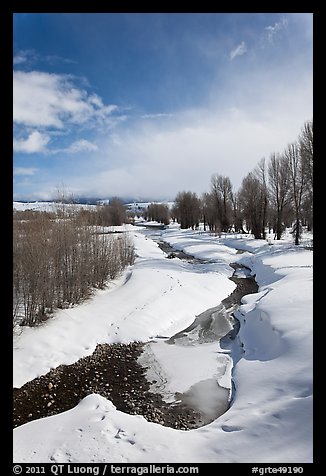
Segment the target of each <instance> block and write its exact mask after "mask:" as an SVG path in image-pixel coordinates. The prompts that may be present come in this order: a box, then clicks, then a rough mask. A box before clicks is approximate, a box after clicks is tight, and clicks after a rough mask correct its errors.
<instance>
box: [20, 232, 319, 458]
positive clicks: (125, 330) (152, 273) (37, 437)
mask: <svg viewBox="0 0 326 476" xmlns="http://www.w3.org/2000/svg"><path fill="white" fill-rule="evenodd" d="M163 237H164V239H166V240H167V241H169V242H170V243H173V244H176V245H177V246H178V247H179V248H183V249H185V250H186V251H187V252H190V253H191V254H193V255H197V257H201V258H205V259H208V260H213V259H217V261H218V263H217V264H211V265H210V264H207V265H200V266H199V268H196V269H197V271H196V269H194V266H191V265H189V264H188V263H182V262H180V261H179V260H166V259H164V258H163V256H162V253H161V251H160V250H159V249H158V248H157V246H156V245H155V244H154V243H153V242H152V241H151V240H150V239H145V238H144V237H143V236H141V235H138V234H135V240H136V246H137V254H138V255H139V259H138V260H137V262H136V264H135V266H134V267H133V268H132V269H131V270H130V271H129V275H125V276H124V280H125V281H124V284H123V285H121V283H120V285H116V287H115V288H114V289H111V290H109V291H104V292H100V293H97V294H96V296H95V297H94V299H92V301H91V302H88V303H85V304H83V305H81V306H78V307H76V308H75V309H71V310H67V311H65V313H64V315H62V314H60V313H58V315H57V316H56V318H55V319H53V320H52V321H51V322H49V323H48V324H47V325H46V326H45V327H44V328H39V329H31V330H27V332H25V331H24V333H23V334H22V335H21V336H19V337H17V338H16V340H15V351H14V369H15V384H16V385H22V383H24V382H25V381H27V380H29V379H31V378H33V376H36V375H39V374H40V373H42V372H45V371H46V370H47V368H48V367H49V366H51V365H52V366H54V365H58V363H59V362H60V363H69V362H71V361H72V360H73V359H77V358H79V357H80V356H82V355H86V353H91V352H92V350H93V348H94V346H95V343H96V342H97V341H101V342H114V341H128V340H129V339H131V338H132V337H133V336H135V335H136V336H137V338H141V339H143V340H145V339H147V338H149V337H150V336H153V335H155V334H156V333H164V335H171V334H172V333H174V332H176V331H178V330H180V329H183V328H184V327H185V326H186V325H188V324H190V323H191V322H192V320H193V318H194V315H195V314H198V313H200V312H202V311H203V310H204V309H207V308H208V307H211V306H212V305H215V304H216V301H217V300H221V299H223V298H224V297H226V295H228V294H229V293H230V292H231V291H232V289H233V283H231V282H230V281H229V280H228V279H227V276H228V275H230V270H229V267H228V263H230V261H235V260H238V261H240V262H242V263H243V264H245V265H246V266H249V267H250V268H251V269H252V272H253V273H254V274H255V275H256V280H257V282H258V284H259V292H258V293H257V294H253V295H248V296H246V297H245V298H244V299H243V304H242V305H241V307H240V309H239V311H238V312H237V314H236V317H237V318H238V319H239V320H240V322H241V327H240V332H239V335H238V339H239V345H240V346H242V351H238V354H237V361H236V365H235V366H234V368H233V379H234V385H235V388H236V395H235V399H234V401H233V404H232V406H231V408H230V409H229V410H228V411H227V412H226V413H225V414H224V415H222V416H221V417H220V418H218V419H217V420H215V421H213V422H212V423H210V424H209V425H206V426H204V427H201V428H198V429H196V430H191V431H182V430H174V429H171V428H166V427H163V426H161V425H158V424H155V423H149V422H147V421H146V420H145V419H144V418H143V417H141V416H132V415H127V414H124V413H122V412H120V411H117V410H116V409H115V407H114V406H113V405H112V403H111V402H110V401H108V400H106V399H104V398H103V397H101V396H99V395H90V396H89V397H87V398H85V399H84V400H82V401H81V402H80V404H79V405H78V406H77V407H75V408H74V409H72V410H69V411H68V412H65V413H63V414H60V415H56V416H52V417H49V418H44V419H43V420H37V421H34V422H31V423H28V424H26V425H23V426H21V427H18V428H16V429H15V430H14V460H15V461H17V462H58V463H59V462H60V463H64V462H129V463H137V462H138V463H139V462H170V463H174V462H175V463H183V462H189V463H192V462H197V463H200V462H212V463H214V462H215V463H219V462H227V463H232V462H235V463H239V462H251V463H297V464H298V463H304V462H312V458H313V457H312V280H313V270H312V252H311V251H306V250H304V249H301V248H298V247H294V246H292V245H290V244H286V243H280V244H275V245H272V246H268V245H267V244H266V242H263V241H259V242H258V243H257V242H256V241H257V240H250V239H249V240H247V241H246V240H245V239H244V238H242V239H241V246H240V247H239V248H241V249H245V248H244V247H246V249H249V250H250V251H251V253H245V254H242V255H236V251H235V246H234V243H231V242H230V238H228V237H225V238H220V239H218V238H216V237H210V236H208V235H205V234H201V233H197V234H196V233H195V232H189V231H182V232H180V231H179V232H178V230H176V229H172V230H167V231H166V232H163ZM205 250H206V251H205ZM205 267H206V268H205ZM228 273H229V274H228ZM128 277H129V279H127V278H128ZM213 301H214V302H213ZM230 348H231V347H230ZM174 350H175V349H174ZM225 350H226V351H227V350H228V349H227V344H225ZM164 358H165V359H166V357H164ZM174 358H175V359H176V360H177V359H178V358H179V357H178V356H175V357H174ZM189 358H190V357H189ZM193 358H194V359H196V358H197V357H196V356H194V357H193ZM42 361H43V362H42ZM44 362H45V363H44ZM167 368H168V371H169V372H170V373H171V374H172V376H173V365H172V364H171V365H169V366H168V367H167ZM174 375H175V376H179V377H180V375H181V373H180V372H179V371H178V370H176V371H175V374H174ZM190 383H191V382H190V381H188V382H185V381H184V382H182V383H181V384H180V385H181V387H182V386H183V387H182V388H185V386H187V385H189V384H190ZM45 435H46V438H45Z"/></svg>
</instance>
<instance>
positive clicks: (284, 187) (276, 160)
mask: <svg viewBox="0 0 326 476" xmlns="http://www.w3.org/2000/svg"><path fill="white" fill-rule="evenodd" d="M268 177H269V191H270V196H271V201H272V205H273V212H274V213H273V214H274V220H275V225H274V233H275V236H276V239H277V240H280V239H281V237H282V233H283V231H284V229H285V226H284V222H283V220H284V211H285V209H286V207H287V206H288V205H289V203H290V179H289V175H288V163H287V160H286V157H285V156H284V155H280V154H274V153H273V154H272V155H271V157H270V161H269V164H268Z"/></svg>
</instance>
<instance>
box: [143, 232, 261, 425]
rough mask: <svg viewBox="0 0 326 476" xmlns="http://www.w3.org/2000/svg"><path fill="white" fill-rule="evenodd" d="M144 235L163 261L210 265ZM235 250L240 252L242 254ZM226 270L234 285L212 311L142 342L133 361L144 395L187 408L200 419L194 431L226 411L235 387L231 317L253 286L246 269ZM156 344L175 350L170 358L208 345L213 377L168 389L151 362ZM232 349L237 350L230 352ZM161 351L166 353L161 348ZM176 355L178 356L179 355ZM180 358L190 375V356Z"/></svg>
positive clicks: (165, 377)
mask: <svg viewBox="0 0 326 476" xmlns="http://www.w3.org/2000/svg"><path fill="white" fill-rule="evenodd" d="M148 236H149V238H151V239H153V240H154V241H156V242H157V244H158V246H159V247H160V249H161V250H162V251H163V252H164V253H166V255H167V256H166V258H167V259H175V258H178V259H181V260H185V261H187V262H189V263H191V264H193V265H200V264H206V263H208V262H210V263H211V262H212V261H207V260H203V259H198V258H195V257H194V256H191V255H189V254H187V253H185V252H184V251H180V250H177V249H174V248H173V247H171V246H170V245H169V244H168V243H167V242H165V241H161V239H160V234H158V233H153V232H152V233H150V234H149V235H148ZM237 252H238V253H241V252H242V250H238V251H237ZM230 266H231V267H232V268H233V269H234V272H233V275H232V276H231V277H230V278H229V279H231V280H232V281H233V282H234V283H235V284H236V288H235V289H234V291H233V292H232V293H231V294H230V295H229V296H228V297H227V298H225V299H224V300H223V301H222V302H221V303H219V304H217V305H216V306H215V307H212V308H210V309H207V310H206V311H204V312H202V313H201V314H199V315H198V316H197V317H196V318H195V320H194V321H193V322H192V323H191V324H190V325H189V326H188V327H186V328H185V329H183V330H181V331H179V332H177V333H176V334H175V335H173V336H171V337H169V338H164V337H162V336H157V338H156V340H154V341H152V342H150V343H147V344H145V346H144V350H143V353H142V354H141V356H140V357H139V359H138V362H139V363H140V364H141V365H142V366H144V367H145V368H146V369H147V372H146V376H147V379H148V380H149V381H150V382H152V384H151V386H150V391H151V392H154V393H155V392H157V393H158V394H160V395H161V396H162V398H163V400H164V401H166V402H168V403H170V404H171V405H174V406H178V405H185V406H186V407H189V408H191V409H193V410H194V412H195V413H196V414H197V415H200V416H199V417H197V419H196V425H195V426H196V427H200V426H203V425H206V424H208V423H210V422H212V421H214V420H215V419H216V418H218V417H219V416H221V415H222V414H223V413H225V412H226V411H227V410H228V408H229V407H230V404H231V402H232V401H233V400H234V397H235V395H234V393H235V388H234V385H233V384H232V377H231V373H232V368H233V364H234V362H233V358H232V357H233V356H232V354H233V353H234V354H235V355H236V354H237V356H238V355H239V354H240V353H241V352H242V349H241V348H240V343H238V345H237V344H235V342H234V341H235V338H236V336H237V333H238V331H239V327H240V324H239V321H238V319H236V318H235V316H234V315H233V313H234V311H235V310H236V309H237V308H238V307H239V305H240V303H241V298H242V297H243V296H244V295H246V294H252V293H256V292H257V291H258V286H257V283H256V281H255V279H254V277H252V276H251V270H250V269H249V268H246V267H245V266H243V265H240V264H238V263H231V264H230ZM162 343H164V344H167V345H170V346H179V350H178V354H176V355H178V356H179V354H180V351H181V349H180V347H189V346H192V347H198V346H201V345H203V344H213V345H214V349H216V371H215V373H214V375H213V376H211V377H209V378H206V379H204V380H200V381H198V382H195V383H193V384H192V385H191V386H190V388H189V389H188V390H186V391H185V392H178V391H173V390H172V388H171V384H170V382H169V378H168V375H166V372H165V371H164V369H163V368H162V366H161V365H160V363H159V362H158V359H157V358H156V353H157V351H156V346H158V345H160V346H162ZM230 343H232V345H230ZM164 344H163V345H164ZM235 346H237V347H238V348H236V350H235ZM231 348H232V350H231ZM162 352H164V350H162V351H160V352H159V354H160V353H161V354H162ZM165 352H170V351H169V350H168V349H166V350H165ZM180 355H181V356H182V352H181V354H180ZM176 358H180V357H176ZM184 359H185V360H188V361H187V365H186V366H184V369H185V370H184V371H185V372H188V373H189V372H190V373H191V372H192V371H193V370H192V369H193V360H192V359H193V357H192V356H189V354H188V353H187V352H185V357H184ZM236 360H238V358H237V359H236Z"/></svg>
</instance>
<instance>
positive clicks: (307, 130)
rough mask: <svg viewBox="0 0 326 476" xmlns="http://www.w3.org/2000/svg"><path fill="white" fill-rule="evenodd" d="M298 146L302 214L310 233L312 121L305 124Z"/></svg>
mask: <svg viewBox="0 0 326 476" xmlns="http://www.w3.org/2000/svg"><path fill="white" fill-rule="evenodd" d="M299 146H300V154H301V161H302V169H303V174H304V176H305V191H304V197H303V203H302V214H303V218H305V221H306V222H307V228H308V231H311V230H312V228H313V158H314V149H313V121H307V122H305V124H304V126H303V128H302V131H301V134H300V135H299Z"/></svg>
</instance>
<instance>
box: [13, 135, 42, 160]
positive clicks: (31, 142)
mask: <svg viewBox="0 0 326 476" xmlns="http://www.w3.org/2000/svg"><path fill="white" fill-rule="evenodd" d="M49 141H50V137H49V136H48V135H47V134H43V133H41V132H38V131H33V132H31V133H30V134H29V136H28V137H27V139H14V143H13V146H14V151H15V152H24V153H26V154H33V153H37V152H45V151H46V146H47V144H48V143H49Z"/></svg>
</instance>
